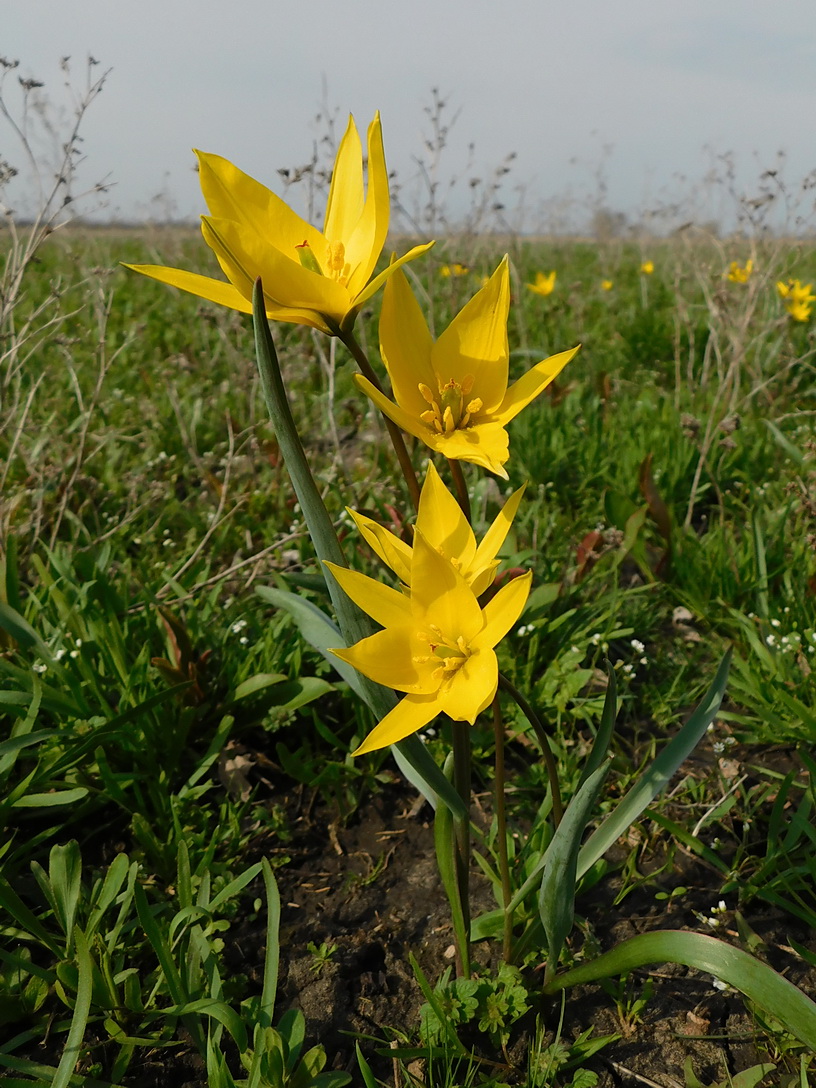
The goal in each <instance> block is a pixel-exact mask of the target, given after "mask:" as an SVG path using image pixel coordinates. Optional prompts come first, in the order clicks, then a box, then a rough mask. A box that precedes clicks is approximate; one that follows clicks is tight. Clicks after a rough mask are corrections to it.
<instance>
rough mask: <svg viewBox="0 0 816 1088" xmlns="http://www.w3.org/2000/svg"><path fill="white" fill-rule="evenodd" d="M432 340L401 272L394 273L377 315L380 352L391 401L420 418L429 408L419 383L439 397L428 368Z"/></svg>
mask: <svg viewBox="0 0 816 1088" xmlns="http://www.w3.org/2000/svg"><path fill="white" fill-rule="evenodd" d="M432 350H433V339H432V337H431V333H430V330H429V329H428V323H427V322H426V320H425V315H424V314H423V313H422V310H421V309H420V306H419V303H418V302H417V300H416V297H415V295H414V292H413V291H412V290H411V287H410V285H409V283H408V279H407V277H406V275H405V273H404V272H399V271H398V272H396V273H395V274H394V275H392V276H391V278H390V279H389V280H388V282H387V283H386V285H385V290H384V291H383V300H382V310H381V312H380V351H381V353H382V356H383V360H384V361H385V366H386V369H387V370H388V376H389V378H390V379H391V386H392V388H393V390H394V399H395V400H396V401H397V403H398V404H399V405H400V406H401V407H402V408H405V409H406V410H407V411H409V412H412V413H413V414H414V415H416V416H419V415H420V413H422V412H424V411H426V409H427V408H428V407H429V405H428V403H427V401H425V400H424V399H423V397H422V394H421V393H420V392H419V386H420V383H424V384H425V385H427V386H428V387H429V388H430V389H431V391H432V392H433V394H434V395H435V396H436V395H437V394H438V388H437V381H436V374H435V372H434V369H433V367H432V365H431V352H432Z"/></svg>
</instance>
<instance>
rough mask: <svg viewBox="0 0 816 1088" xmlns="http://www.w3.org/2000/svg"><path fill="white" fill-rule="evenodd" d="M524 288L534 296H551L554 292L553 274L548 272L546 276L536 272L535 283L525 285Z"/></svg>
mask: <svg viewBox="0 0 816 1088" xmlns="http://www.w3.org/2000/svg"><path fill="white" fill-rule="evenodd" d="M524 286H525V287H526V288H527V290H528V291H532V292H533V293H534V294H536V295H544V296H545V297H546V296H547V295H551V294H552V293H553V291H554V290H555V272H554V271H553V272H549V273H548V274H547V275H546V276H545V275H544V273H543V272H536V278H535V283H525V285H524Z"/></svg>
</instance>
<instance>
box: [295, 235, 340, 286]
mask: <svg viewBox="0 0 816 1088" xmlns="http://www.w3.org/2000/svg"><path fill="white" fill-rule="evenodd" d="M295 249H296V250H297V255H298V260H299V261H300V263H301V265H303V267H304V268H308V269H309V271H310V272H316V273H317V275H318V276H328V277H329V278H330V279H333V280H337V282H338V283H339V284H341V285H342V286H343V287H347V286H348V280H349V275H350V273H351V268H350V266H349V265H348V264H347V263H346V247H345V246H344V245H343V243H342V242H328V243H327V245H326V258H325V261H324V263H323V265H322V266H321V264H320V262H319V261H318V259H317V257H316V256H315V253H314V250H313V249H312V247H311V246H310V245H309V243H308V242H307V241H305V240H304V241H303V242H301V243H300V245H298V246H295Z"/></svg>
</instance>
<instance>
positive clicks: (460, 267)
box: [439, 261, 470, 280]
mask: <svg viewBox="0 0 816 1088" xmlns="http://www.w3.org/2000/svg"><path fill="white" fill-rule="evenodd" d="M468 272H470V269H469V268H468V266H467V265H466V264H460V263H459V262H458V261H457V262H456V263H455V264H443V265H442V267H441V268H440V269H439V275H440V276H442V278H443V279H446V280H447V279H450V277H451V276H466V275H467V274H468Z"/></svg>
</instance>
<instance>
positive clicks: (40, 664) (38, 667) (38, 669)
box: [31, 661, 48, 674]
mask: <svg viewBox="0 0 816 1088" xmlns="http://www.w3.org/2000/svg"><path fill="white" fill-rule="evenodd" d="M31 668H32V669H33V670H34V672H38V673H40V674H42V673H44V672H47V671H48V666H47V665H46V664H44V662H42V661H38V662H37V664H36V665H32V666H31Z"/></svg>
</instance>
